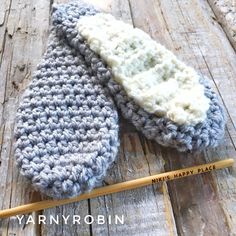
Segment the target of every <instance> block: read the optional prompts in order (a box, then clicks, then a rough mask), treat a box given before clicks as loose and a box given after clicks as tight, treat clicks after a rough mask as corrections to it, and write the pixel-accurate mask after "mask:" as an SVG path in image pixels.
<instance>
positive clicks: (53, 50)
mask: <svg viewBox="0 0 236 236" xmlns="http://www.w3.org/2000/svg"><path fill="white" fill-rule="evenodd" d="M85 10H86V14H94V13H95V11H94V10H93V9H91V10H89V11H88V10H87V9H85V8H84V7H83V6H81V7H80V8H77V9H76V14H77V15H76V16H77V17H79V16H80V15H84V12H85ZM57 20H59V18H57V19H55V18H54V23H55V21H57ZM71 33H72V32H71ZM80 45H81V46H83V45H84V41H83V40H81V41H80ZM88 56H89V55H88V54H86V55H85V54H79V53H78V52H77V50H76V49H75V48H73V47H71V46H70V45H68V43H67V42H66V40H65V39H64V37H63V35H60V34H59V31H57V32H56V27H52V30H51V32H50V37H49V43H48V48H47V52H46V53H45V55H44V58H43V60H42V62H41V63H40V64H39V65H38V67H37V71H36V73H35V75H34V76H33V78H32V82H31V83H30V85H29V87H28V89H27V90H26V91H25V94H24V96H23V100H22V102H21V104H20V107H19V109H18V112H17V122H16V130H15V137H16V143H15V157H16V160H17V164H18V166H19V168H20V171H21V173H22V174H23V175H24V176H26V177H27V178H28V179H29V180H31V182H32V184H33V186H34V187H35V188H36V189H38V190H40V191H41V192H43V193H45V194H47V195H48V196H51V197H54V198H66V197H72V196H76V195H79V194H80V193H82V192H84V191H87V190H91V189H92V188H93V187H94V186H96V185H98V184H100V183H101V181H102V180H103V179H104V177H105V175H106V172H107V169H108V168H109V167H110V166H111V164H112V163H113V161H114V159H115V157H116V154H117V149H118V144H119V142H118V124H117V123H118V119H117V118H118V117H117V111H116V109H115V107H114V104H113V101H112V99H111V98H110V96H109V95H108V93H107V92H106V89H104V88H103V87H102V85H101V84H100V83H99V80H98V78H97V76H96V75H95V74H94V73H93V70H92V68H91V66H90V65H89V64H88V63H87V62H86V61H87V60H88Z"/></svg>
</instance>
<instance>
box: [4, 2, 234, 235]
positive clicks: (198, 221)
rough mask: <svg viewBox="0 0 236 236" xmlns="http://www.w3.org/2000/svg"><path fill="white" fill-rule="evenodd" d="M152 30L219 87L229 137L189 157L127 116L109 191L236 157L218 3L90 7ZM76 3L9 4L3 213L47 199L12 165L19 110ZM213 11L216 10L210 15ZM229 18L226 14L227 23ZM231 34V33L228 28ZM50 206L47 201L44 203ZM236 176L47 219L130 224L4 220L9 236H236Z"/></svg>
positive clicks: (230, 75)
mask: <svg viewBox="0 0 236 236" xmlns="http://www.w3.org/2000/svg"><path fill="white" fill-rule="evenodd" d="M89 1H90V2H93V3H96V5H98V6H100V7H101V8H102V9H103V10H105V11H106V12H111V13H112V14H113V15H115V16H116V17H117V18H120V19H123V20H124V21H126V22H128V23H131V24H134V25H135V26H137V27H139V28H141V29H143V30H144V31H146V32H148V33H149V34H150V35H151V36H152V37H153V38H154V39H156V40H157V41H158V42H160V43H162V44H164V45H165V46H166V47H167V48H168V49H170V50H172V51H173V52H174V53H175V54H176V55H177V56H178V57H179V58H180V59H182V60H183V61H185V62H187V63H188V64H189V65H192V66H193V67H195V68H196V69H197V70H198V71H199V72H200V73H201V74H204V75H206V76H208V77H209V78H210V79H211V80H212V85H213V87H214V88H215V90H216V91H217V93H218V94H219V96H220V98H221V100H222V103H223V104H224V106H225V109H226V112H227V116H228V123H227V129H226V135H225V139H224V140H223V141H222V144H221V145H220V146H219V147H218V148H217V149H215V150H207V151H206V152H204V153H202V154H195V155H193V154H180V153H177V152H176V151H175V150H172V149H170V148H164V147H160V146H159V145H157V144H155V143H154V142H150V141H148V140H146V139H145V138H144V137H143V136H142V134H140V133H138V132H137V131H136V130H135V129H134V127H133V126H132V125H131V124H129V123H128V122H127V121H126V120H123V119H122V118H121V121H120V126H121V132H120V138H121V147H120V153H119V157H118V160H117V162H116V163H115V165H114V168H113V169H112V170H111V171H110V173H109V175H108V176H107V178H106V180H105V183H104V184H112V183H116V182H121V181H125V180H130V179H134V178H137V177H143V176H148V175H150V174H155V173H158V172H161V171H164V170H166V171H168V170H173V169H177V168H183V167H187V166H192V165H198V164H203V163H205V162H210V161H216V160H219V159H224V158H229V157H233V158H236V152H235V145H236V128H235V127H236V111H235V105H236V99H235V98H236V95H235V89H236V80H235V78H236V55H235V51H234V49H233V47H232V45H233V44H232V41H231V42H229V39H228V38H229V35H227V36H226V34H225V32H226V29H225V26H224V25H223V24H219V22H218V21H219V20H218V18H217V17H218V15H219V14H220V13H219V12H217V11H216V10H215V9H214V8H213V5H212V2H213V0H208V1H205V0H192V1H188V0H148V1H147V0H138V1H137V0H136V1H135V0H89ZM54 2H57V3H59V2H67V0H55V1H53V0H52V1H46V0H40V1H36V0H32V1H29V0H2V1H1V4H0V74H1V77H0V87H1V90H0V122H1V126H0V152H1V155H0V175H1V179H0V208H2V209H3V208H9V207H13V206H17V205H19V204H25V203H29V202H33V201H36V200H40V199H41V196H40V194H39V193H37V192H35V191H33V189H32V188H31V187H30V185H29V184H28V183H27V182H26V181H25V180H24V179H23V178H22V177H20V175H19V172H18V170H17V169H16V167H15V165H14V160H13V148H12V144H13V142H14V140H13V135H12V134H13V129H14V118H15V111H16V108H17V106H18V102H19V99H20V98H21V95H22V92H23V91H24V89H25V88H26V86H27V85H28V82H29V81H30V79H31V74H32V71H33V70H34V69H35V66H36V64H37V63H39V61H40V58H41V55H42V54H43V52H44V51H45V47H46V42H47V37H48V28H49V20H50V10H51V5H52V4H53V3H54ZM208 2H209V3H210V4H211V7H212V9H213V10H214V12H213V11H212V9H211V8H210V5H209V4H208ZM219 17H222V16H219ZM222 26H223V28H224V29H223V28H222ZM43 198H44V197H43ZM235 209H236V171H235V168H233V169H230V170H222V171H218V172H217V173H208V174H204V175H201V176H198V177H189V178H187V179H181V180H176V181H174V182H172V183H168V184H166V183H162V184H158V185H155V186H149V187H145V188H140V189H137V190H132V191H128V192H123V193H117V194H112V195H110V196H106V197H100V198H97V199H93V200H90V201H83V202H80V203H74V204H70V205H67V206H61V207H56V208H54V209H49V210H46V211H43V212H39V213H33V215H32V216H33V218H34V219H37V215H38V214H44V215H45V216H49V215H53V216H56V215H61V214H64V215H75V214H78V215H80V216H81V217H83V216H85V215H87V214H92V215H94V216H95V217H96V216H97V215H99V214H103V215H105V216H106V217H108V216H111V217H112V216H114V215H115V214H118V215H122V214H123V215H124V216H125V224H124V225H115V224H108V223H106V224H104V225H99V224H97V223H94V224H92V225H86V224H84V223H81V224H80V225H73V224H72V222H71V221H69V223H68V224H67V225H66V224H60V225H55V224H52V225H41V226H39V225H37V224H36V225H33V224H28V225H26V224H25V225H19V224H18V223H17V222H16V219H14V218H11V219H6V220H3V221H0V235H1V236H3V235H4V236H5V235H26V236H27V235H54V234H56V235H186V236H188V235H197V236H199V235H216V236H217V235H219V236H221V235H236V211H235Z"/></svg>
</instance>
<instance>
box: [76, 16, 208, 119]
mask: <svg viewBox="0 0 236 236" xmlns="http://www.w3.org/2000/svg"><path fill="white" fill-rule="evenodd" d="M77 28H78V31H79V33H80V34H81V35H82V36H83V37H84V38H85V39H86V41H87V42H88V44H89V46H90V48H91V49H92V50H93V51H94V52H96V53H97V54H99V55H100V56H101V57H102V59H104V61H105V62H106V63H107V64H108V66H109V67H110V68H111V70H112V74H113V76H114V77H113V78H114V80H115V81H116V82H118V83H119V84H121V85H122V86H123V88H124V90H125V92H126V93H127V95H128V96H129V97H130V98H132V99H134V101H135V102H136V103H137V104H138V105H140V106H141V107H142V108H143V109H144V110H146V111H147V112H149V113H153V114H156V115H157V116H159V117H164V116H165V117H167V118H169V119H170V120H172V121H174V122H176V123H178V124H197V123H198V122H202V121H204V120H205V119H206V112H207V110H208V109H209V102H210V101H209V99H208V98H207V97H206V96H205V95H204V86H203V85H202V84H200V83H199V76H198V74H197V73H196V71H195V70H193V69H192V68H191V67H188V66H186V65H185V64H184V63H182V62H181V61H179V60H178V59H177V58H176V56H175V55H174V54H173V53H172V52H170V51H169V50H167V49H166V48H165V47H163V46H162V45H160V44H158V43H157V42H155V41H154V40H153V39H151V37H150V36H149V35H148V34H146V33H145V32H143V31H142V30H140V29H138V28H133V26H131V25H129V24H126V23H124V22H122V21H119V20H116V19H115V18H114V17H113V16H111V15H110V14H105V13H98V14H96V15H94V16H86V17H82V18H81V19H80V20H79V21H78V24H77Z"/></svg>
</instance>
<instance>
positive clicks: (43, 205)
mask: <svg viewBox="0 0 236 236" xmlns="http://www.w3.org/2000/svg"><path fill="white" fill-rule="evenodd" d="M233 163H234V160H233V159H226V160H222V161H217V162H213V163H208V164H203V165H198V166H193V167H189V168H184V169H179V170H174V171H169V172H164V173H160V174H156V175H152V176H147V177H144V178H140V179H135V180H131V181H127V182H123V183H118V184H113V185H109V186H105V187H101V188H97V189H94V190H93V191H91V192H88V193H85V194H82V195H80V196H78V197H74V198H68V199H62V200H46V201H40V202H35V203H30V204H26V205H22V206H18V207H14V208H11V209H6V210H2V211H0V218H5V217H10V216H14V215H21V214H27V213H30V212H33V211H40V210H43V209H48V208H52V207H56V206H60V205H64V204H68V203H72V202H78V201H81V200H85V199H89V198H95V197H99V196H103V195H106V194H111V193H117V192H121V191H125V190H130V189H135V188H139V187H143V186H146V185H150V184H155V183H158V182H163V181H168V180H173V179H178V178H183V177H187V176H191V175H196V174H202V173H205V172H209V171H212V170H217V169H222V168H226V167H230V166H232V165H233Z"/></svg>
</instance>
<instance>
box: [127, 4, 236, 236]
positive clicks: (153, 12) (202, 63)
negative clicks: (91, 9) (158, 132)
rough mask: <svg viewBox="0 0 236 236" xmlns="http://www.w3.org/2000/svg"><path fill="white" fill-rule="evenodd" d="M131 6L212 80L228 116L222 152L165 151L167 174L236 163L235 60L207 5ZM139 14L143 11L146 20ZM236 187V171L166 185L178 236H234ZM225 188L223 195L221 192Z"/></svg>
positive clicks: (137, 17) (139, 19)
mask: <svg viewBox="0 0 236 236" xmlns="http://www.w3.org/2000/svg"><path fill="white" fill-rule="evenodd" d="M130 2H131V10H132V12H133V22H134V24H135V25H136V26H137V27H139V28H142V29H143V30H145V31H147V32H148V33H149V34H151V35H152V37H153V38H154V39H156V40H158V41H159V42H161V43H163V44H164V45H166V47H168V48H169V49H170V50H172V51H174V52H175V53H176V54H177V55H178V57H179V58H181V59H182V60H183V61H185V62H187V63H188V64H189V65H192V66H193V67H195V68H196V69H197V70H198V71H199V72H200V73H201V74H203V75H206V76H208V77H209V78H210V79H211V80H212V82H213V83H212V84H213V86H214V87H215V90H216V91H217V92H218V94H219V96H220V97H221V98H222V102H223V103H224V105H225V108H226V111H227V113H228V125H227V131H226V137H225V140H224V141H223V142H222V145H221V146H219V148H217V149H216V150H209V151H207V152H205V153H203V154H196V155H191V154H188V155H186V154H180V153H177V152H176V151H174V150H171V149H167V148H162V152H161V153H162V155H163V158H164V159H165V160H166V166H165V168H166V170H170V169H175V168H180V167H182V168H183V167H186V166H189V165H196V164H199V163H203V162H206V161H212V160H214V159H221V158H226V157H228V156H229V155H232V156H233V157H234V158H235V124H234V123H235V118H236V117H235V109H234V107H235V104H234V103H235V98H234V92H233V88H234V87H235V76H236V71H235V62H236V55H235V52H234V50H233V48H232V46H231V44H230V43H229V42H228V40H227V37H226V35H225V33H224V32H223V30H222V28H221V27H220V25H219V24H218V23H217V22H216V21H215V20H214V18H212V16H213V13H212V11H211V9H210V7H209V5H208V4H207V3H206V2H205V1H197V0H195V1H191V2H190V1H184V0H181V1H180V0H165V1H164V0H163V1H150V5H152V6H153V7H149V6H148V5H147V4H146V2H145V1H142V0H140V1H134V0H131V1H130ZM157 2H158V3H157ZM155 3H156V4H155ZM139 9H142V14H140V12H139ZM170 9H171V14H169V12H170ZM152 22H155V24H152ZM147 26H148V27H147ZM235 184H236V179H235V169H233V170H232V174H229V172H227V171H220V172H219V173H216V174H204V175H202V176H198V177H196V178H194V177H193V178H192V177H191V178H188V179H184V180H180V181H174V182H171V183H168V187H169V192H170V195H171V202H172V206H173V209H174V215H175V220H176V225H177V229H178V233H179V234H180V235H230V234H234V233H235V228H234V227H235V226H234V225H235V213H233V211H232V209H235V190H234V189H235ZM223 186H224V187H223ZM226 186H227V187H226ZM222 188H224V190H223V191H221V190H220V189H222ZM232 190H233V191H232ZM226 195H227V200H226ZM223 199H224V200H223ZM219 216H220V217H219Z"/></svg>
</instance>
